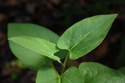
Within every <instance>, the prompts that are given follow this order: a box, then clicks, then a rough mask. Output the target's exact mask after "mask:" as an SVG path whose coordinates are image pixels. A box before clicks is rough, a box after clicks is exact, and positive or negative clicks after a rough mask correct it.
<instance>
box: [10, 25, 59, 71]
mask: <svg viewBox="0 0 125 83" xmlns="http://www.w3.org/2000/svg"><path fill="white" fill-rule="evenodd" d="M19 36H30V37H36V38H40V39H45V40H48V41H50V42H52V43H55V44H56V43H57V41H58V38H59V36H58V35H57V34H55V33H54V32H52V31H50V30H48V29H46V28H44V27H42V26H38V25H35V24H24V23H10V24H8V38H11V37H19ZM9 45H10V48H11V50H12V52H13V53H14V55H15V56H16V57H17V58H18V59H20V60H21V61H22V62H23V63H24V65H26V66H27V67H29V68H31V69H34V70H38V69H39V68H40V67H41V66H44V65H47V64H49V63H50V62H51V59H49V58H47V57H45V56H41V55H40V54H38V53H36V52H33V51H31V50H29V49H27V48H25V47H22V46H20V45H18V44H16V43H14V42H12V41H9Z"/></svg>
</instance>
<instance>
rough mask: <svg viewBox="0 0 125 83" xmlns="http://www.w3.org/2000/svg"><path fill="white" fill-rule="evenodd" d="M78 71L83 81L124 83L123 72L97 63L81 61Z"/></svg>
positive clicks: (88, 82)
mask: <svg viewBox="0 0 125 83" xmlns="http://www.w3.org/2000/svg"><path fill="white" fill-rule="evenodd" d="M79 72H80V74H81V76H82V78H83V79H84V81H85V83H125V76H124V75H123V74H121V73H120V72H118V71H116V70H113V69H110V68H108V67H106V66H104V65H101V64H99V63H92V62H85V63H81V64H80V66H79Z"/></svg>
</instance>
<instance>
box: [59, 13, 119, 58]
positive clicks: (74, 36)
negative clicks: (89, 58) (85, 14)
mask: <svg viewBox="0 0 125 83" xmlns="http://www.w3.org/2000/svg"><path fill="white" fill-rule="evenodd" d="M116 16H117V14H112V15H97V16H93V17H89V18H86V19H83V20H82V21H80V22H77V23H76V24H74V25H73V26H71V27H70V28H69V29H68V30H66V31H65V32H64V34H63V35H62V36H61V37H60V38H59V41H58V43H57V46H58V47H59V48H60V49H67V50H69V51H70V56H69V57H70V59H78V58H80V57H82V56H83V55H85V54H87V53H88V52H90V51H92V50H93V49H94V48H96V47H97V46H98V45H99V44H100V43H101V42H102V41H103V39H104V38H105V36H106V35H107V33H108V31H109V29H110V27H111V25H112V23H113V21H114V19H115V18H116Z"/></svg>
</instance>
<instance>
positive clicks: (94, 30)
mask: <svg viewBox="0 0 125 83" xmlns="http://www.w3.org/2000/svg"><path fill="white" fill-rule="evenodd" d="M116 17H117V14H111V15H97V16H93V17H89V18H85V19H83V20H81V21H79V22H77V23H75V24H74V25H72V26H71V27H70V28H69V29H67V30H66V31H65V32H64V33H63V34H62V36H61V37H59V36H58V35H57V34H55V33H54V32H52V31H50V30H48V29H46V28H44V27H42V26H38V25H34V24H25V23H23V24H21V23H10V24H8V40H9V45H10V48H11V50H12V52H13V53H14V55H15V56H16V57H17V58H18V59H19V60H21V61H22V62H23V63H24V64H25V65H26V66H27V67H28V68H30V69H33V70H36V71H37V72H38V73H37V77H36V83H125V76H124V75H123V74H121V73H120V72H118V71H116V70H113V69H111V68H108V67H106V66H104V65H102V64H99V63H95V62H84V63H81V64H80V65H79V67H78V68H76V67H70V68H68V69H67V70H66V71H65V72H64V70H65V67H66V62H67V59H68V58H69V59H71V60H76V59H78V58H80V57H82V56H84V55H86V54H87V53H88V52H90V51H92V50H93V49H95V48H96V47H97V46H98V45H99V44H100V43H101V42H102V41H103V40H104V38H105V37H106V35H107V33H108V31H109V29H110V27H111V25H112V23H113V21H114V20H115V18H116ZM64 58H65V60H64V62H61V59H64ZM53 61H57V62H59V63H60V64H61V65H62V67H63V68H62V72H61V74H58V72H57V71H56V69H55V67H54V66H53Z"/></svg>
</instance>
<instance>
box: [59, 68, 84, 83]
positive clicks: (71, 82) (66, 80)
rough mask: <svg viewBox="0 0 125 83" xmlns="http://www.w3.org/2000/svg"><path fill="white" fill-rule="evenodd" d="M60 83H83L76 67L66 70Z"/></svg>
mask: <svg viewBox="0 0 125 83" xmlns="http://www.w3.org/2000/svg"><path fill="white" fill-rule="evenodd" d="M61 83H85V82H84V80H83V79H82V77H81V75H80V73H79V70H78V69H77V68H76V67H70V68H68V69H67V70H66V71H65V72H64V74H63V75H62V77H61Z"/></svg>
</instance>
